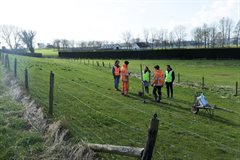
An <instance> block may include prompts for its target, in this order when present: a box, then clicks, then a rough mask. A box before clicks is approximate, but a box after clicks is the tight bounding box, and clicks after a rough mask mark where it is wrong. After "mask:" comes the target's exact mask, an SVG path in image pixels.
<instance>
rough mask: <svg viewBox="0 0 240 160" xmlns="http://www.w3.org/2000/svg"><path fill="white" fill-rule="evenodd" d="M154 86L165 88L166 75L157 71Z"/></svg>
mask: <svg viewBox="0 0 240 160" xmlns="http://www.w3.org/2000/svg"><path fill="white" fill-rule="evenodd" d="M153 84H154V86H163V84H164V73H163V71H162V70H156V71H155V73H154V79H153Z"/></svg>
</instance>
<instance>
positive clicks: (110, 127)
mask: <svg viewBox="0 0 240 160" xmlns="http://www.w3.org/2000/svg"><path fill="white" fill-rule="evenodd" d="M16 58H17V60H18V78H19V79H21V80H23V72H24V69H25V68H28V72H29V88H30V90H29V92H30V94H32V95H33V97H34V98H35V99H36V100H37V101H38V102H39V103H41V104H42V105H43V106H44V107H45V111H47V106H48V92H49V89H48V88H49V73H50V71H53V72H54V74H55V90H54V118H56V119H61V120H62V121H63V122H64V123H65V125H66V126H67V127H68V128H69V129H70V130H71V133H72V135H73V137H74V138H73V139H72V140H73V141H80V140H84V141H87V142H91V143H101V144H102V143H103V144H112V145H126V146H135V147H144V145H145V142H146V137H147V130H148V127H149V123H150V119H151V118H152V115H153V114H154V113H157V114H158V117H159V119H160V124H159V131H158V137H157V142H156V146H155V151H154V159H156V160H158V159H239V158H240V143H239V142H240V135H239V133H240V96H238V97H235V96H233V93H234V84H235V82H236V81H238V82H240V61H239V60H238V61H237V60H230V61H208V60H192V61H190V60H189V61H181V60H142V61H139V60H130V64H129V70H130V71H132V72H133V74H132V75H134V74H140V71H139V68H140V67H139V65H140V63H142V64H147V65H148V66H149V67H150V68H153V66H154V65H155V64H159V65H160V67H163V68H164V70H165V65H166V64H171V65H172V67H173V68H174V70H175V72H176V74H177V73H180V74H181V82H184V83H185V82H188V83H187V84H191V83H201V78H202V76H204V77H205V80H206V82H205V83H206V86H207V87H211V88H218V87H219V88H220V89H221V87H225V86H227V87H230V88H232V89H230V90H226V91H225V90H224V96H223V95H222V94H219V92H215V90H210V89H206V90H205V91H204V93H205V95H206V97H207V99H208V101H209V103H210V104H214V105H217V106H221V107H223V108H225V109H227V111H224V110H215V116H214V117H213V118H211V117H210V116H209V115H208V114H207V113H205V112H204V111H200V113H199V114H198V115H194V114H192V113H191V112H190V108H191V106H192V104H193V99H194V94H195V93H196V92H197V91H201V88H198V87H195V86H193V87H192V86H190V85H183V86H182V87H179V86H177V85H176V86H175V88H174V90H175V91H174V93H175V94H174V99H173V100H169V99H166V89H165V88H163V90H162V92H163V100H162V102H161V103H160V104H157V103H154V102H152V99H153V97H152V96H151V95H147V96H146V97H145V98H146V101H147V103H143V99H142V98H141V97H138V95H137V93H138V92H139V91H141V82H140V80H139V79H137V78H136V77H134V76H132V77H131V79H130V97H124V96H122V95H121V93H120V92H117V91H115V90H114V88H113V77H112V75H111V68H109V66H108V65H109V63H111V64H110V65H112V64H113V62H114V61H113V60H109V61H107V60H105V61H104V62H105V67H102V66H96V60H95V61H94V65H92V64H93V61H92V60H90V61H89V65H88V60H85V63H86V64H85V65H84V62H83V60H81V61H80V60H75V61H74V60H62V59H40V58H31V57H21V56H16ZM13 59H14V56H10V60H11V63H10V64H11V69H12V68H13ZM98 61H100V62H102V61H101V60H98ZM121 62H123V61H121ZM100 65H101V63H100ZM152 71H153V70H152ZM190 82H191V83H190ZM216 90H217V89H216ZM225 92H227V93H226V94H225ZM102 156H103V157H105V158H106V159H131V158H128V157H123V156H116V155H108V154H102ZM132 159H134V158H132Z"/></svg>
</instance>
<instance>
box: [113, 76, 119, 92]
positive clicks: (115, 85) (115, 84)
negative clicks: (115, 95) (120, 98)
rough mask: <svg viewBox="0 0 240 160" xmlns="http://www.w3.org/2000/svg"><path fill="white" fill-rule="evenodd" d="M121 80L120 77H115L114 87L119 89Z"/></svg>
mask: <svg viewBox="0 0 240 160" xmlns="http://www.w3.org/2000/svg"><path fill="white" fill-rule="evenodd" d="M119 79H120V76H115V77H114V87H115V89H118V85H119Z"/></svg>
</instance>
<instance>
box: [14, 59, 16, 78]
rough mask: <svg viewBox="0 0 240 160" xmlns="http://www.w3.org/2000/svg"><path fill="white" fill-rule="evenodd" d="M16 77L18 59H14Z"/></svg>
mask: <svg viewBox="0 0 240 160" xmlns="http://www.w3.org/2000/svg"><path fill="white" fill-rule="evenodd" d="M14 77H15V78H16V77H17V59H16V58H15V59H14Z"/></svg>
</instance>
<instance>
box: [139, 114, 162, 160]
mask: <svg viewBox="0 0 240 160" xmlns="http://www.w3.org/2000/svg"><path fill="white" fill-rule="evenodd" d="M158 124H159V120H158V118H157V114H156V113H155V114H154V115H153V118H152V120H151V124H150V128H149V129H148V137H147V142H146V146H145V148H144V152H143V156H142V159H141V160H151V158H152V153H153V149H154V145H155V142H156V138H157V133H158Z"/></svg>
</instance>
